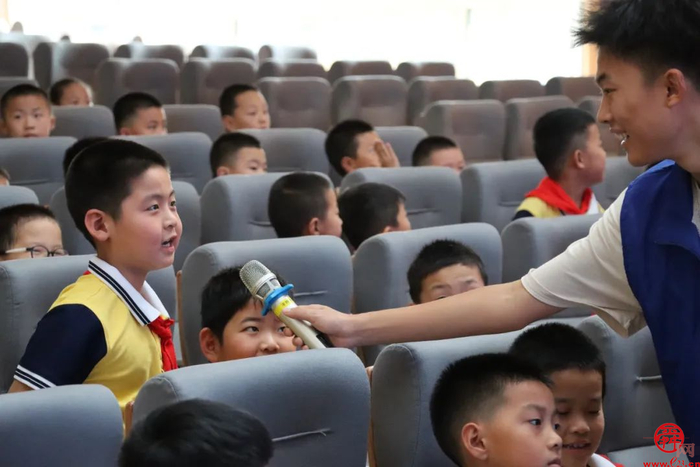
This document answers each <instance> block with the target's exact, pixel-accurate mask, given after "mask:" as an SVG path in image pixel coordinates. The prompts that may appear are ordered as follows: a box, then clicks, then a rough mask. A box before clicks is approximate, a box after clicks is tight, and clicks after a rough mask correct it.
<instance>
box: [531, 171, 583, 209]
mask: <svg viewBox="0 0 700 467" xmlns="http://www.w3.org/2000/svg"><path fill="white" fill-rule="evenodd" d="M525 197H526V198H539V199H541V200H542V201H544V202H545V203H547V204H549V205H550V206H552V207H554V208H556V209H559V210H561V211H562V212H563V213H564V214H587V213H588V209H589V208H590V206H591V200H592V199H593V190H591V189H590V188H586V191H584V192H583V199H582V200H581V207H579V206H578V205H577V204H576V202H575V201H574V200H573V199H571V196H569V195H568V194H567V193H566V192H565V191H564V189H563V188H562V187H561V186H560V185H559V184H558V183H557V182H555V181H554V180H552V179H551V178H549V177H545V178H544V179H542V181H541V182H540V184H539V186H538V187H537V188H535V189H534V190H532V191H531V192H530V193H528V194H527V195H525Z"/></svg>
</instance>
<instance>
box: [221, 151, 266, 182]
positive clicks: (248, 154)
mask: <svg viewBox="0 0 700 467" xmlns="http://www.w3.org/2000/svg"><path fill="white" fill-rule="evenodd" d="M220 168H222V169H224V170H221V171H218V170H217V175H219V176H221V175H230V174H240V175H258V174H264V173H267V157H266V156H265V151H264V150H263V149H260V148H242V149H240V150H238V152H237V153H236V157H235V159H234V162H233V164H232V165H230V166H226V167H220Z"/></svg>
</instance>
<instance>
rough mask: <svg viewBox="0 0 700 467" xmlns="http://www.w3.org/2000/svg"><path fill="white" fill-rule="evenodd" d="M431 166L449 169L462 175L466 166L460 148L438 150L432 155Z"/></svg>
mask: <svg viewBox="0 0 700 467" xmlns="http://www.w3.org/2000/svg"><path fill="white" fill-rule="evenodd" d="M430 165H433V166H436V167H447V168H450V169H452V170H454V171H456V172H457V173H460V172H461V171H462V170H463V169H464V166H465V165H466V164H465V162H464V154H462V150H461V149H459V148H446V149H438V150H437V151H433V152H432V153H431V154H430Z"/></svg>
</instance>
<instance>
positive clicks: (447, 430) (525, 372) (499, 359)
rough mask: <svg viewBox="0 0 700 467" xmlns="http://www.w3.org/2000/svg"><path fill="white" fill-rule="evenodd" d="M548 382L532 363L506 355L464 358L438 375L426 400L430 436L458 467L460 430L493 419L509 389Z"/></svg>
mask: <svg viewBox="0 0 700 467" xmlns="http://www.w3.org/2000/svg"><path fill="white" fill-rule="evenodd" d="M526 382H538V383H542V384H545V385H548V386H549V380H548V379H547V378H546V377H545V376H544V375H543V374H542V371H541V370H540V369H539V368H537V367H536V366H535V365H533V364H532V363H530V362H528V361H525V360H521V359H519V358H517V357H515V356H514V355H509V354H504V353H501V354H495V353H494V354H482V355H475V356H472V357H467V358H464V359H462V360H459V361H457V362H455V363H453V364H451V365H450V366H448V367H447V369H446V370H445V371H443V372H442V374H441V375H440V378H439V379H438V382H437V384H436V385H435V390H434V391H433V395H432V397H431V400H430V418H431V420H432V424H433V433H434V434H435V438H436V439H437V442H438V444H439V445H440V447H441V448H442V450H443V452H444V453H445V454H446V455H447V457H449V458H450V459H452V461H453V462H454V463H455V464H457V465H462V464H463V460H462V445H461V442H460V439H461V436H460V434H461V431H462V427H463V426H464V425H466V424H467V423H469V422H472V421H478V420H485V419H488V418H490V417H491V416H493V415H494V414H495V413H496V412H497V411H498V410H499V408H500V406H501V405H502V404H503V402H504V392H505V390H506V388H507V387H508V386H509V385H514V384H520V383H526Z"/></svg>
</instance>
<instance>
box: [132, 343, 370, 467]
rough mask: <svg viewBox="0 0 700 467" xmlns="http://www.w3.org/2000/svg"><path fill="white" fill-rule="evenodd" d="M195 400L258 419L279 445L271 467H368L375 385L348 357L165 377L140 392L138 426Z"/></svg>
mask: <svg viewBox="0 0 700 467" xmlns="http://www.w3.org/2000/svg"><path fill="white" fill-rule="evenodd" d="M194 398H199V399H207V400H211V401H216V402H222V403H225V404H227V405H231V406H233V407H235V408H237V409H241V410H245V411H246V412H249V413H251V414H252V415H254V416H256V417H257V418H259V419H260V420H261V421H262V423H263V424H264V425H265V426H266V427H267V429H268V431H269V432H270V435H271V436H272V438H273V443H274V451H275V454H274V456H273V458H272V460H271V461H270V463H269V464H268V465H269V467H307V466H331V465H332V466H333V467H359V466H364V465H365V461H366V457H367V432H368V429H369V413H370V407H369V398H370V395H369V381H368V380H367V375H366V373H365V369H364V367H363V366H362V363H361V362H360V360H359V359H358V358H357V357H356V356H355V354H354V353H353V352H352V351H350V350H348V349H328V350H324V351H313V350H312V351H306V352H291V353H285V354H279V355H271V356H264V357H257V358H247V359H243V360H235V361H229V362H224V363H216V364H211V365H196V366H193V367H189V368H182V369H180V370H175V371H169V372H167V373H163V374H161V375H158V376H156V377H155V378H152V379H151V380H149V381H147V382H146V384H145V385H144V386H143V387H142V388H141V391H140V392H139V394H138V396H137V398H136V404H135V405H134V422H136V423H138V422H139V421H140V420H143V418H144V417H146V415H147V414H149V413H150V412H152V411H153V410H155V409H157V408H159V407H163V406H165V405H168V404H172V403H175V402H179V401H182V400H187V399H194ZM293 414H296V415H293Z"/></svg>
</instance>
